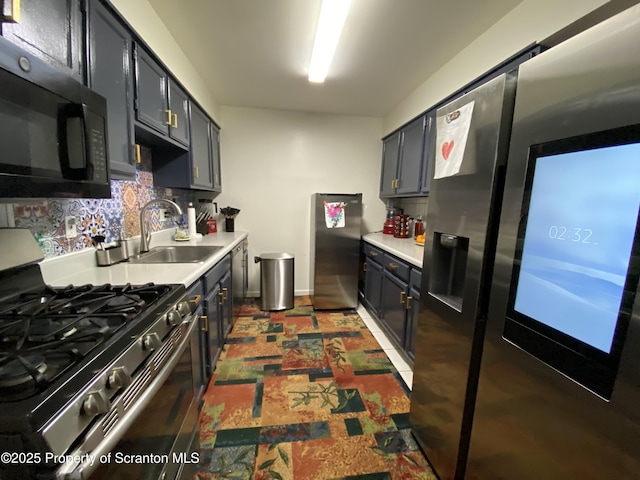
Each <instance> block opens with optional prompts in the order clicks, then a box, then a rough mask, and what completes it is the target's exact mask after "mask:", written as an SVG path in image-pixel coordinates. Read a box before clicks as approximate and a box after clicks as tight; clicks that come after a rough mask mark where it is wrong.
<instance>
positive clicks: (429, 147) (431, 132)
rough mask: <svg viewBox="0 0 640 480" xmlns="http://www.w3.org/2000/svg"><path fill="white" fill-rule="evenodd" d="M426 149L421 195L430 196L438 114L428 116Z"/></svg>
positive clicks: (423, 154)
mask: <svg viewBox="0 0 640 480" xmlns="http://www.w3.org/2000/svg"><path fill="white" fill-rule="evenodd" d="M426 119H427V125H426V127H425V139H424V149H423V152H422V183H421V187H420V193H423V194H428V193H429V188H430V186H431V177H433V162H434V159H435V153H436V152H435V144H436V112H435V111H431V112H429V113H427V115H426Z"/></svg>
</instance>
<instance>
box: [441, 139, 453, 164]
mask: <svg viewBox="0 0 640 480" xmlns="http://www.w3.org/2000/svg"><path fill="white" fill-rule="evenodd" d="M451 150H453V140H451V141H450V142H444V143H443V144H442V156H443V158H444V159H445V160H446V159H448V158H449V155H451Z"/></svg>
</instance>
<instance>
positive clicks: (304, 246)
mask: <svg viewBox="0 0 640 480" xmlns="http://www.w3.org/2000/svg"><path fill="white" fill-rule="evenodd" d="M220 120H221V122H222V123H223V124H224V129H222V131H221V140H220V144H221V145H220V149H221V158H222V188H223V192H222V194H220V196H218V197H217V198H216V201H217V202H218V206H219V207H225V206H232V207H236V208H239V209H240V210H241V212H240V214H239V215H238V216H237V218H236V220H235V229H236V230H237V231H240V230H245V231H248V232H249V260H250V261H249V292H250V293H252V294H256V293H257V292H258V291H259V289H260V283H259V265H258V264H254V263H253V258H254V256H255V255H259V254H262V253H277V252H288V253H292V254H294V255H295V290H296V295H300V294H305V293H308V292H309V288H310V287H309V262H310V258H309V244H310V238H309V234H310V203H311V194H312V193H315V192H337V193H362V195H363V204H364V226H363V233H367V232H370V231H375V230H380V229H381V228H382V223H383V222H384V218H385V205H384V203H383V202H382V201H381V200H380V199H379V198H378V193H379V182H380V160H381V155H382V150H381V148H382V147H381V142H380V135H381V132H382V119H381V118H366V117H350V116H337V115H319V114H308V113H299V112H290V111H280V110H264V109H256V108H242V107H226V106H221V107H220ZM221 223H224V222H221Z"/></svg>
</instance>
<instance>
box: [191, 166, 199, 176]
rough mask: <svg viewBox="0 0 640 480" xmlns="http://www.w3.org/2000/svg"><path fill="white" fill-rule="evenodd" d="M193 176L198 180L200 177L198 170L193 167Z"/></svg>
mask: <svg viewBox="0 0 640 480" xmlns="http://www.w3.org/2000/svg"><path fill="white" fill-rule="evenodd" d="M193 176H194V178H198V177H199V176H200V170H199V169H198V167H193Z"/></svg>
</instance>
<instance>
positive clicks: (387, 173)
mask: <svg viewBox="0 0 640 480" xmlns="http://www.w3.org/2000/svg"><path fill="white" fill-rule="evenodd" d="M400 137H401V135H400V132H396V133H395V134H393V135H391V136H390V137H387V138H385V139H384V140H383V141H382V171H381V174H380V196H381V197H388V196H393V195H395V193H396V184H397V182H398V177H397V173H398V158H399V156H400Z"/></svg>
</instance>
